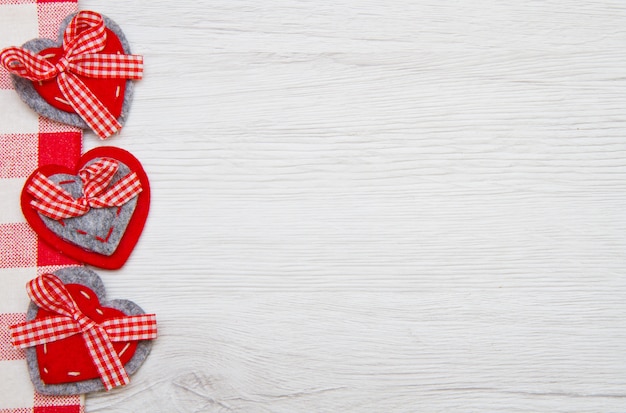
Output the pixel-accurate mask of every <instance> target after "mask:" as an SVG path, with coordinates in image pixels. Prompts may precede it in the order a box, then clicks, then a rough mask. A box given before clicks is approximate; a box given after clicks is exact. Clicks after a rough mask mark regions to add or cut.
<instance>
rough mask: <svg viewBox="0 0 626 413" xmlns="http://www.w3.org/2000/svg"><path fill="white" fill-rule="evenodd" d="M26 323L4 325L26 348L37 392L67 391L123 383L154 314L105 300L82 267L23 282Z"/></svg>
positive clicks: (145, 349)
mask: <svg viewBox="0 0 626 413" xmlns="http://www.w3.org/2000/svg"><path fill="white" fill-rule="evenodd" d="M27 292H28V295H29V296H30V298H31V300H32V301H31V304H30V306H29V308H28V312H27V314H26V319H27V321H26V322H24V323H20V324H17V325H14V326H11V327H10V333H11V342H12V343H13V345H14V346H16V347H21V348H25V349H26V360H27V364H28V370H29V373H30V377H31V380H32V382H33V384H34V386H35V389H36V390H37V392H39V393H41V394H46V395H69V394H82V393H90V392H94V391H100V390H110V389H112V388H114V387H117V386H121V385H125V384H128V382H129V380H130V379H129V377H128V376H129V375H131V374H133V373H135V372H136V371H137V369H139V367H140V366H141V364H142V363H143V362H144V361H145V359H146V358H147V356H148V353H149V352H150V349H151V348H152V339H154V338H156V334H157V326H156V316H155V315H154V314H145V313H144V311H143V310H142V309H141V308H140V307H139V306H138V305H137V304H135V303H133V302H132V301H128V300H107V299H106V295H105V288H104V284H103V283H102V280H101V279H100V277H98V275H97V274H96V273H95V272H93V271H91V270H88V269H87V268H85V267H69V268H64V269H61V270H58V271H56V272H54V273H53V274H43V275H41V276H39V277H37V278H35V279H34V280H31V281H30V282H29V283H28V284H27Z"/></svg>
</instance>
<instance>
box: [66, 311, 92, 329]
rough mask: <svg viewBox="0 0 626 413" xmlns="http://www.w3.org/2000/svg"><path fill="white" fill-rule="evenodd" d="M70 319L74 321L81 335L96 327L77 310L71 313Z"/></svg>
mask: <svg viewBox="0 0 626 413" xmlns="http://www.w3.org/2000/svg"><path fill="white" fill-rule="evenodd" d="M72 318H73V319H74V321H76V324H77V325H78V329H79V330H80V332H81V333H84V332H86V331H88V330H90V329H92V328H94V327H96V326H97V325H98V323H96V322H95V321H93V320H92V319H91V318H89V317H87V316H86V315H85V314H83V313H82V312H80V311H79V310H75V311H74V313H72Z"/></svg>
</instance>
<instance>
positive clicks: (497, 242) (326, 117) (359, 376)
mask: <svg viewBox="0 0 626 413" xmlns="http://www.w3.org/2000/svg"><path fill="white" fill-rule="evenodd" d="M80 5H81V8H83V9H94V10H97V11H100V12H102V13H104V14H106V15H108V16H109V17H111V18H112V19H114V20H115V21H116V22H117V23H119V24H120V25H121V26H122V27H123V29H124V31H125V33H126V35H127V37H128V38H129V40H130V42H131V45H132V47H133V51H134V52H136V53H140V54H143V55H144V56H145V59H146V72H145V78H144V80H142V81H141V82H139V83H138V86H137V88H136V92H135V101H134V104H133V108H132V110H131V113H130V117H129V119H128V122H127V124H126V126H125V128H124V130H123V132H122V134H121V136H118V137H115V138H113V139H111V140H110V141H108V142H107V143H108V144H112V145H115V146H120V147H123V148H125V149H128V150H130V151H131V152H132V153H134V154H135V155H136V156H137V157H138V158H139V159H140V160H142V162H143V163H144V165H145V168H146V170H147V172H148V174H149V176H150V178H151V183H152V187H153V203H152V210H151V215H150V217H149V219H148V223H147V226H146V229H145V232H144V234H143V236H142V238H141V240H140V242H139V244H138V246H137V248H136V250H135V252H134V253H133V255H132V256H131V259H130V261H129V262H128V263H127V264H126V266H125V267H124V268H123V269H122V270H120V271H115V272H104V271H101V272H100V273H101V274H102V276H103V278H104V281H105V283H106V285H107V288H108V290H109V295H110V297H125V298H129V299H132V300H134V301H135V302H137V303H138V304H140V305H141V306H143V307H144V308H145V309H146V310H148V311H154V312H156V313H157V314H158V317H159V322H160V337H159V339H158V340H157V341H156V343H155V347H154V350H153V353H152V355H151V357H150V358H149V359H148V361H147V362H146V364H145V365H144V366H143V367H142V369H140V371H139V372H138V374H137V375H136V376H134V377H133V381H132V383H131V385H130V386H129V387H127V388H125V389H121V390H115V391H112V392H110V393H108V394H99V395H95V396H90V397H88V399H87V410H88V411H89V412H103V413H104V412H137V411H150V412H285V413H287V412H289V413H291V412H333V413H335V412H416V411H419V412H439V411H441V412H487V411H492V412H537V411H544V412H609V411H612V412H617V411H625V410H626V390H625V389H626V358H625V357H624V354H625V351H626V322H625V321H624V317H625V316H626V301H625V300H624V293H626V253H625V252H624V251H625V250H626V237H625V235H624V234H625V230H626V214H625V213H624V210H625V206H626V184H625V182H626V117H625V115H624V111H625V108H626V76H625V75H624V70H625V68H626V52H625V48H624V46H625V45H626V29H625V28H626V24H625V23H626V5H625V4H624V3H623V1H621V0H620V1H618V0H603V1H582V0H564V1H525V2H518V1H512V0H505V1H489V0H477V1H472V2H462V1H450V2H440V1H432V0H419V1H410V0H399V1H393V2H386V1H382V0H375V1H373V0H362V1H355V0H332V1H330V0H319V1H303V0H301V1H293V0H290V1H286V0H274V1H269V2H258V1H247V0H244V1H235V2H231V1H220V0H216V1H213V2H208V1H186V0H181V1H177V2H165V1H162V0H153V1H149V2H148V1H143V0H137V1H132V2H130V1H122V0H110V1H107V2H97V1H93V0H83V1H82V2H81V4H80ZM85 145H86V147H87V148H90V147H94V146H98V145H102V142H99V141H98V140H97V139H96V138H95V136H94V135H93V134H86V136H85Z"/></svg>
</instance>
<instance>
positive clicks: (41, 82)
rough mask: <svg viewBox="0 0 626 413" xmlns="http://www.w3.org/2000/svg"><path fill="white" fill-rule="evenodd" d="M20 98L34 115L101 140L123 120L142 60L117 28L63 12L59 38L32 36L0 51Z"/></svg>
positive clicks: (98, 18)
mask: <svg viewBox="0 0 626 413" xmlns="http://www.w3.org/2000/svg"><path fill="white" fill-rule="evenodd" d="M0 64H2V66H4V68H5V69H7V70H8V71H9V72H10V73H11V78H12V80H13V85H14V87H15V90H16V91H17V93H18V95H19V96H20V98H21V99H22V100H23V101H24V102H25V103H26V104H27V105H28V106H30V107H31V108H32V109H33V110H34V111H35V112H37V113H39V114H40V115H42V116H44V117H47V118H50V119H52V120H56V121H58V122H62V123H66V124H69V125H72V126H76V127H79V128H82V129H89V128H90V129H92V130H93V131H94V132H95V133H96V134H97V135H98V136H99V137H100V138H102V139H105V138H107V137H109V136H111V135H113V134H114V133H116V132H118V131H119V130H120V129H121V128H122V126H123V124H124V123H125V122H126V118H127V116H128V110H129V107H130V104H131V100H132V95H133V82H132V80H137V79H141V77H142V75H143V58H142V57H141V56H138V55H131V52H130V46H129V44H128V41H127V40H126V37H125V36H124V33H123V32H122V30H121V29H120V27H119V26H118V25H117V24H116V23H115V22H114V21H112V20H111V19H109V18H108V17H106V16H103V15H101V14H98V13H95V12H92V11H81V12H79V13H77V14H73V15H70V16H68V17H67V18H66V19H65V20H64V21H63V23H62V24H61V27H60V31H59V38H58V40H57V41H56V42H55V41H53V40H50V39H33V40H30V41H28V42H26V43H24V44H23V45H22V47H21V48H18V47H9V48H6V49H4V50H3V51H2V52H1V53H0Z"/></svg>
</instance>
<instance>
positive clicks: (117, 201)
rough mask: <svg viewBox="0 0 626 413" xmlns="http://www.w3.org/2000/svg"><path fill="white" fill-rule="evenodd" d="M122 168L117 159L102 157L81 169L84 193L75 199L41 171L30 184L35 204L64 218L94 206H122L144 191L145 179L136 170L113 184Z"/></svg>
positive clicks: (50, 215)
mask: <svg viewBox="0 0 626 413" xmlns="http://www.w3.org/2000/svg"><path fill="white" fill-rule="evenodd" d="M118 168H119V165H118V163H117V162H116V161H115V160H114V159H110V158H102V159H100V160H98V161H97V162H94V163H93V164H91V165H89V166H87V167H85V168H83V169H81V170H80V171H79V172H78V176H79V177H80V179H81V181H82V184H83V196H81V197H79V198H77V199H74V197H72V195H71V194H69V193H68V192H67V191H66V190H65V189H63V188H61V187H60V186H59V185H58V184H56V183H54V182H52V181H51V180H50V178H48V177H47V176H45V175H44V174H42V173H41V172H37V173H36V174H35V175H34V176H33V178H32V179H31V180H30V182H29V183H28V184H27V185H26V191H27V192H28V193H29V194H30V195H32V196H33V198H34V199H33V200H32V201H31V203H30V204H31V206H32V207H33V208H34V209H35V210H36V211H37V212H39V213H40V214H42V215H45V216H47V217H48V218H52V219H54V220H57V221H58V220H61V219H65V218H74V217H78V216H81V215H85V214H86V213H87V212H89V210H90V209H91V208H110V207H121V206H122V205H124V204H125V203H127V202H128V201H130V200H131V199H133V198H134V197H135V196H137V195H139V193H141V191H142V188H141V181H140V180H139V177H138V176H137V174H136V173H135V172H133V173H130V174H128V175H126V176H125V177H123V178H122V179H120V180H119V181H117V182H116V183H115V184H113V185H111V182H112V181H113V178H114V176H115V174H116V173H117V171H118Z"/></svg>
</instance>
